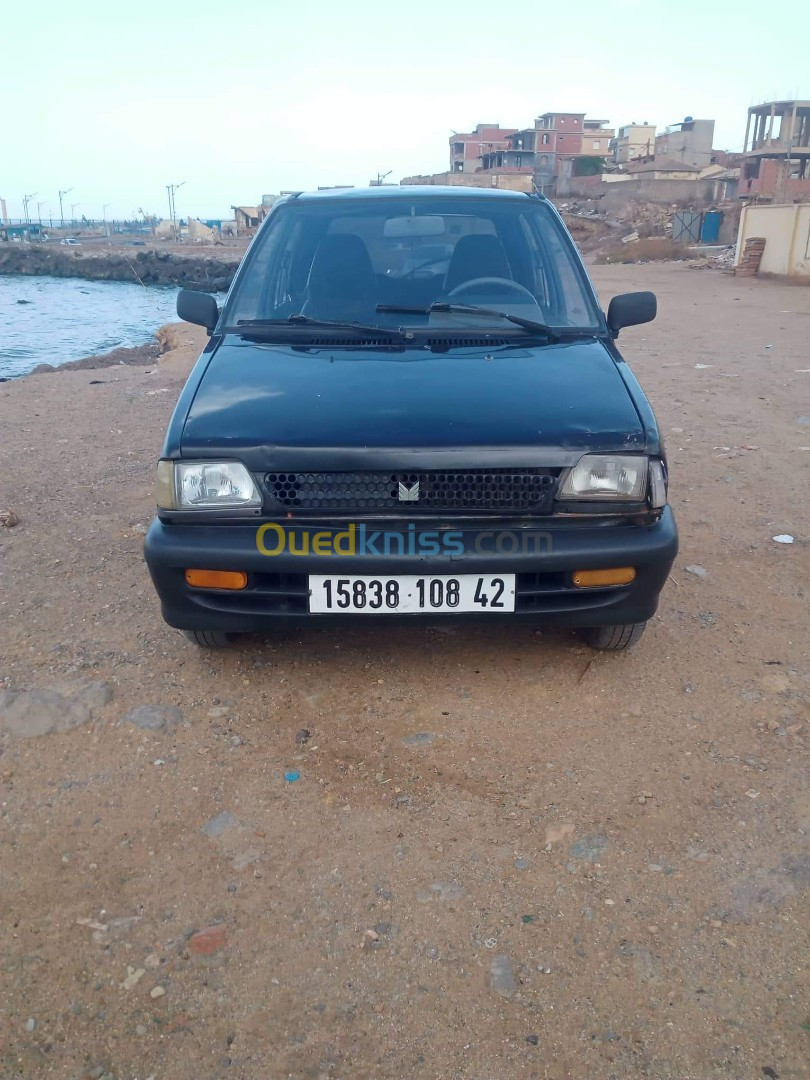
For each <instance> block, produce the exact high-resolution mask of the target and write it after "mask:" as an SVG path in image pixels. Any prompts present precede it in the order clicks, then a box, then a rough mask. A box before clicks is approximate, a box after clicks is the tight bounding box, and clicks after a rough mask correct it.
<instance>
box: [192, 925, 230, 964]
mask: <svg viewBox="0 0 810 1080" xmlns="http://www.w3.org/2000/svg"><path fill="white" fill-rule="evenodd" d="M227 942H228V931H227V927H226V926H225V923H215V924H214V925H213V926H206V927H204V928H203V929H202V930H198V931H197V932H196V934H192V935H191V937H190V938H189V939H188V948H189V952H193V953H197V955H198V956H213V955H214V953H215V952H219V950H220V949H224V948H225V946H226V944H227Z"/></svg>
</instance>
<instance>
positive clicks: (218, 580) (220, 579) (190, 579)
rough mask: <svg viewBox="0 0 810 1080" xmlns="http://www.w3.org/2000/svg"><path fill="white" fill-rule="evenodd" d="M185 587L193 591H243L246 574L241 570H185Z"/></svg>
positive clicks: (245, 583)
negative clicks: (191, 587)
mask: <svg viewBox="0 0 810 1080" xmlns="http://www.w3.org/2000/svg"><path fill="white" fill-rule="evenodd" d="M186 585H191V586H193V587H194V588H195V589H244V587H245V586H246V585H247V574H246V573H245V572H244V571H243V570H186Z"/></svg>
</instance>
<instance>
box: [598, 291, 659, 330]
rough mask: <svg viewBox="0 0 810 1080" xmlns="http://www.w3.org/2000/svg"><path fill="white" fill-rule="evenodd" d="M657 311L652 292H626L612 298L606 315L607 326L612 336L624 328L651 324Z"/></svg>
mask: <svg viewBox="0 0 810 1080" xmlns="http://www.w3.org/2000/svg"><path fill="white" fill-rule="evenodd" d="M657 311H658V301H657V300H656V299H655V293H653V292H628V293H622V294H621V295H620V296H614V297H613V299H612V300H611V301H610V307H609V308H608V313H607V324H608V327H609V328H610V330H611V331H612V332H613V334H614V336H615V335H618V333H619V331H620V330H621V329H623V327H625V326H638V325H639V323H645V322H652V320H653V319H654V318H655V316H656V313H657Z"/></svg>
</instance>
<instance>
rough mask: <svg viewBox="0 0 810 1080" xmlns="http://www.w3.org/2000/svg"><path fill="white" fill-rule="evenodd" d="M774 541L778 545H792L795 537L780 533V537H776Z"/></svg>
mask: <svg viewBox="0 0 810 1080" xmlns="http://www.w3.org/2000/svg"><path fill="white" fill-rule="evenodd" d="M774 541H775V542H776V543H777V544H792V543H793V537H792V536H791V535H790V533H779V535H778V536H775V537H774Z"/></svg>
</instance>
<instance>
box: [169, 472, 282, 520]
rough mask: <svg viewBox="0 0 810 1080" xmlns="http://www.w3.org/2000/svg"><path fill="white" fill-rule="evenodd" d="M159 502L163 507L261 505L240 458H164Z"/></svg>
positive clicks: (260, 500)
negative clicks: (178, 459)
mask: <svg viewBox="0 0 810 1080" xmlns="http://www.w3.org/2000/svg"><path fill="white" fill-rule="evenodd" d="M157 504H158V507H160V509H162V510H218V509H223V510H229V509H236V508H243V507H244V508H248V509H249V508H250V507H259V506H261V504H262V499H261V495H260V493H259V491H258V490H257V488H256V485H255V484H254V482H253V478H252V476H251V475H250V473H249V472H248V471H247V469H246V468H245V466H244V465H242V464H241V462H238V461H160V462H158V471H157Z"/></svg>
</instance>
